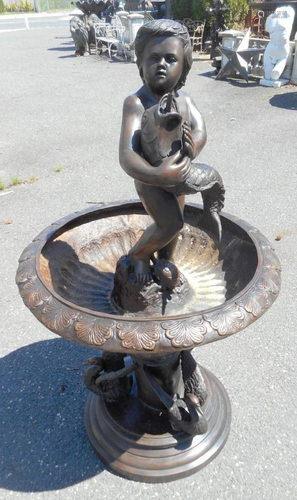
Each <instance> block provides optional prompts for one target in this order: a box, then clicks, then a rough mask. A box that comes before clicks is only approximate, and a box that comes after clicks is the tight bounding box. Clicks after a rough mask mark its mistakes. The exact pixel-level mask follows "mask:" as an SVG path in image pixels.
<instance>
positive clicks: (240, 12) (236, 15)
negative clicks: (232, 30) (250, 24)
mask: <svg viewBox="0 0 297 500" xmlns="http://www.w3.org/2000/svg"><path fill="white" fill-rule="evenodd" d="M227 5H228V7H229V8H230V12H229V13H228V15H227V16H226V18H227V19H228V21H229V22H230V25H232V24H234V23H237V24H243V23H244V21H245V18H246V15H247V13H248V10H249V4H248V0H228V4H227Z"/></svg>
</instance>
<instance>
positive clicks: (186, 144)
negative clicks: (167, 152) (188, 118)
mask: <svg viewBox="0 0 297 500" xmlns="http://www.w3.org/2000/svg"><path fill="white" fill-rule="evenodd" d="M183 148H184V152H185V154H186V155H187V156H189V158H190V159H191V160H194V158H195V156H196V155H195V152H194V151H195V145H194V141H193V137H192V130H191V126H190V125H189V123H188V122H185V123H184V124H183Z"/></svg>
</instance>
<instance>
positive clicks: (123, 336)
mask: <svg viewBox="0 0 297 500" xmlns="http://www.w3.org/2000/svg"><path fill="white" fill-rule="evenodd" d="M117 330H118V337H119V339H120V340H121V341H122V342H121V344H122V347H125V348H126V349H135V350H136V351H141V350H142V349H145V350H146V351H153V350H154V349H155V347H156V342H157V341H158V340H160V333H159V325H158V323H150V322H149V323H147V324H146V323H141V324H137V325H135V324H133V323H127V324H126V323H125V324H124V323H119V324H118V325H117Z"/></svg>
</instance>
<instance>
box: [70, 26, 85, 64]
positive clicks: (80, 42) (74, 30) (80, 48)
mask: <svg viewBox="0 0 297 500" xmlns="http://www.w3.org/2000/svg"><path fill="white" fill-rule="evenodd" d="M70 33H71V36H72V38H73V41H74V45H75V55H76V56H77V57H79V56H88V55H89V54H90V48H89V32H88V30H87V28H86V25H85V22H84V21H83V20H82V19H81V18H80V17H79V16H73V17H72V18H71V19H70Z"/></svg>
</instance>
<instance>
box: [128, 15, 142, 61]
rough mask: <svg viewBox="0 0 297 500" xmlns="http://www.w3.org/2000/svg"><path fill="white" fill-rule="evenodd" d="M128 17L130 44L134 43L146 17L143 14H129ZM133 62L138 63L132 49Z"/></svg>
mask: <svg viewBox="0 0 297 500" xmlns="http://www.w3.org/2000/svg"><path fill="white" fill-rule="evenodd" d="M127 17H128V19H129V33H130V43H132V42H134V40H135V37H136V35H137V31H138V30H139V28H140V26H142V25H143V22H144V16H143V15H142V14H129V16H127ZM131 62H136V56H135V51H134V50H133V49H131Z"/></svg>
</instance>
